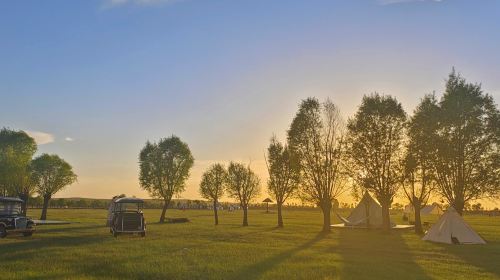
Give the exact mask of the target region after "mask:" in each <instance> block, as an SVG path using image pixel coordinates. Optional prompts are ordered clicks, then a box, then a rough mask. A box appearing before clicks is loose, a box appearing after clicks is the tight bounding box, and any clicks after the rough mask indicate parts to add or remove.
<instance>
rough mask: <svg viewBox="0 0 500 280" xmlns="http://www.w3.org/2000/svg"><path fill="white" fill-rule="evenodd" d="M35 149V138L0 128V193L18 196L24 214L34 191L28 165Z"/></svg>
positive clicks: (24, 133) (21, 132) (20, 132)
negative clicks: (21, 201)
mask: <svg viewBox="0 0 500 280" xmlns="http://www.w3.org/2000/svg"><path fill="white" fill-rule="evenodd" d="M36 150H37V146H36V143H35V140H34V139H33V138H31V137H30V136H29V135H28V134H26V132H24V131H14V130H10V129H7V128H3V129H2V130H0V194H1V195H4V196H5V195H16V196H19V198H21V199H22V200H23V201H24V202H23V204H22V213H23V214H24V215H26V209H27V205H28V199H29V198H30V196H31V195H32V194H33V192H34V185H33V182H32V180H31V176H30V171H29V166H30V163H31V159H32V157H33V155H34V154H35V152H36Z"/></svg>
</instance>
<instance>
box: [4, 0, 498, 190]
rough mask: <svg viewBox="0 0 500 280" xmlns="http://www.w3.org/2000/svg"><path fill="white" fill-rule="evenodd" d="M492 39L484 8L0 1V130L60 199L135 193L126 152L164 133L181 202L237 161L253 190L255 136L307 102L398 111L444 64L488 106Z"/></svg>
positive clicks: (275, 129)
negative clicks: (190, 164) (182, 165)
mask: <svg viewBox="0 0 500 280" xmlns="http://www.w3.org/2000/svg"><path fill="white" fill-rule="evenodd" d="M499 31H500V1H496V0H475V1H460V0H442V1H411V0H406V1H405V0H403V1H397V0H380V1H377V0H359V1H354V0H345V1H337V0H329V1H326V0H323V1H321V0H318V1H315V0H308V1H305V0H304V1H295V0H287V1H277V0H276V1H271V0H262V1H259V0H248V1H244V0H221V1H217V0H184V1H182V0H178V1H165V0H164V1H162V0H128V1H127V0H81V1H76V0H75V1H67V0H46V1H36V0H32V1H23V0H15V1H14V0H6V1H1V2H0V97H1V99H0V126H7V127H10V128H14V129H23V130H29V131H31V133H33V134H34V135H36V136H37V138H38V140H39V141H40V143H45V144H43V145H40V149H39V150H40V152H49V153H57V154H59V155H61V156H62V157H63V158H65V159H67V160H68V161H69V162H70V163H72V164H73V165H74V167H75V170H76V171H77V173H78V174H79V182H78V183H77V184H75V185H73V186H71V187H69V188H67V189H66V190H64V191H63V192H61V193H60V194H59V196H65V197H67V196H85V197H103V198H106V197H110V196H112V195H114V194H117V193H126V194H129V195H137V196H141V197H146V196H147V195H146V193H144V192H143V191H141V190H140V188H139V185H138V181H137V172H138V170H137V169H138V167H137V155H138V153H139V150H140V149H141V147H142V146H143V144H144V143H145V141H146V140H147V139H150V140H157V139H158V138H160V137H165V136H169V135H171V134H176V135H178V136H180V137H181V138H182V139H184V140H185V141H186V142H188V144H189V145H190V147H191V149H192V152H193V154H194V156H195V158H196V160H197V161H196V165H195V167H194V169H193V172H192V178H191V180H190V181H189V183H188V187H187V191H186V193H184V194H183V197H192V198H194V197H198V195H197V188H198V187H197V184H198V182H199V177H200V176H201V173H202V171H203V169H204V168H206V167H207V166H208V165H209V164H210V163H211V162H213V161H224V162H225V161H228V160H240V161H245V162H248V161H251V162H252V166H253V167H254V168H255V169H256V170H257V172H258V173H259V175H261V177H262V179H263V181H264V180H265V177H266V172H265V167H264V163H263V153H264V150H265V148H266V146H267V144H268V140H269V138H270V137H271V135H272V134H273V133H276V134H277V135H278V137H281V138H284V135H285V131H286V129H287V127H288V125H289V123H290V122H291V119H292V117H293V115H294V114H295V112H296V109H297V105H298V103H299V102H300V100H301V99H302V98H305V97H308V96H317V97H318V98H320V99H324V98H326V97H330V98H331V99H332V100H333V101H334V102H335V103H336V104H337V105H339V106H340V108H341V110H342V112H343V113H344V115H345V117H346V118H347V117H349V116H350V115H351V114H352V113H353V112H354V111H355V110H356V107H357V106H358V104H359V102H360V100H361V97H362V96H363V94H368V93H371V92H373V91H378V92H382V93H386V94H391V95H394V96H396V97H397V98H398V99H399V100H400V101H401V102H402V103H403V105H404V107H405V108H406V109H407V111H408V112H409V113H411V111H412V110H413V107H414V106H415V105H416V104H417V103H418V101H419V98H420V97H421V96H423V95H424V94H425V93H430V92H432V91H434V90H435V91H436V93H437V94H438V95H439V94H440V93H441V92H442V90H443V87H444V79H445V78H446V77H447V75H448V73H449V72H450V70H451V68H452V67H453V66H455V67H456V68H457V70H458V71H460V72H461V73H462V74H463V75H464V76H465V77H466V78H467V79H468V80H470V81H475V82H481V83H482V84H483V88H484V89H485V91H486V92H488V93H490V94H491V95H493V96H494V98H495V100H496V101H497V102H498V100H500V79H499V77H500V67H498V66H499V65H500V52H499V50H500V32H499ZM36 133H38V134H36ZM68 140H69V141H68Z"/></svg>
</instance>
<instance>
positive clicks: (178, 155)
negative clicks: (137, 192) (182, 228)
mask: <svg viewBox="0 0 500 280" xmlns="http://www.w3.org/2000/svg"><path fill="white" fill-rule="evenodd" d="M193 164H194V158H193V156H192V154H191V150H190V149H189V146H188V145H187V144H186V143H184V142H182V141H181V139H180V138H179V137H177V136H174V135H172V136H171V137H169V138H163V139H160V141H159V142H158V143H151V142H149V141H148V142H147V143H146V145H145V146H144V148H143V149H142V150H141V152H140V154H139V169H140V173H139V182H140V185H141V187H142V188H143V189H145V190H146V191H148V192H149V194H150V195H151V196H153V197H157V198H162V199H163V201H164V207H163V212H162V215H161V217H160V222H161V223H163V222H164V220H165V212H166V210H167V207H168V204H169V203H170V200H171V199H172V196H173V195H175V194H179V193H181V192H183V191H184V189H185V184H186V180H187V179H188V178H189V172H190V170H191V167H192V166H193Z"/></svg>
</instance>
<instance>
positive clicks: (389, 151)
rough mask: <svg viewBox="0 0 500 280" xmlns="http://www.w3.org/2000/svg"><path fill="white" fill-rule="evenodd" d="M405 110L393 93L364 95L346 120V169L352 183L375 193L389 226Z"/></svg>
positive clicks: (400, 168) (400, 166) (399, 173)
mask: <svg viewBox="0 0 500 280" xmlns="http://www.w3.org/2000/svg"><path fill="white" fill-rule="evenodd" d="M405 123H406V114H405V112H404V110H403V107H402V106H401V103H399V102H398V101H397V100H396V99H395V98H394V97H392V96H389V95H380V94H378V93H374V94H371V95H368V96H364V97H363V100H362V102H361V105H360V107H359V109H358V111H357V112H356V114H355V116H354V117H353V118H352V119H350V120H349V122H348V129H349V140H348V143H349V148H348V150H349V160H350V166H349V171H350V174H351V176H352V178H353V179H354V181H355V186H359V187H362V188H363V189H365V190H368V191H370V192H372V193H374V194H375V196H376V197H377V199H378V201H379V202H380V204H381V205H382V212H383V213H382V214H383V215H382V217H383V226H384V228H385V229H389V228H390V220H389V207H390V205H391V203H392V201H393V199H394V196H395V195H396V193H397V191H398V189H399V186H400V178H401V177H402V172H403V164H402V163H403V157H404V139H405V135H404V129H405Z"/></svg>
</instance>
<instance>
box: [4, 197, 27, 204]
mask: <svg viewBox="0 0 500 280" xmlns="http://www.w3.org/2000/svg"><path fill="white" fill-rule="evenodd" d="M0 202H19V203H23V200H22V199H19V198H17V197H6V196H0Z"/></svg>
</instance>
